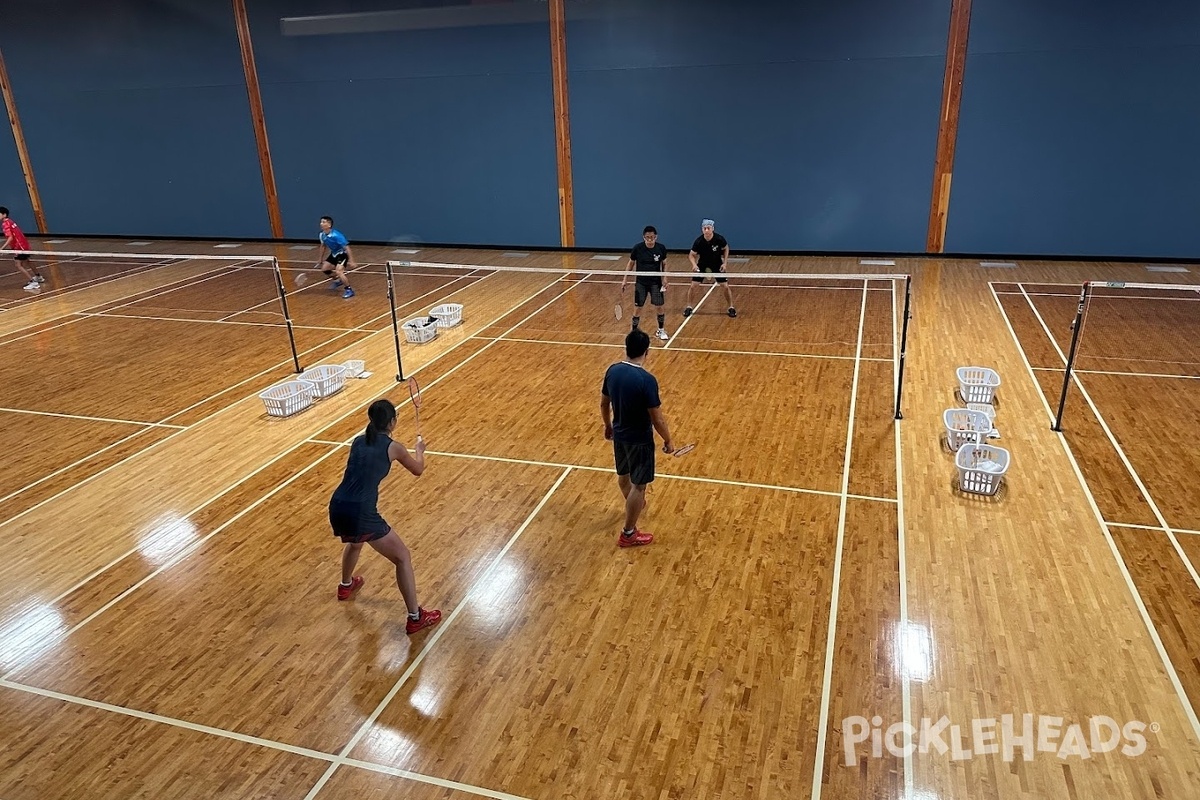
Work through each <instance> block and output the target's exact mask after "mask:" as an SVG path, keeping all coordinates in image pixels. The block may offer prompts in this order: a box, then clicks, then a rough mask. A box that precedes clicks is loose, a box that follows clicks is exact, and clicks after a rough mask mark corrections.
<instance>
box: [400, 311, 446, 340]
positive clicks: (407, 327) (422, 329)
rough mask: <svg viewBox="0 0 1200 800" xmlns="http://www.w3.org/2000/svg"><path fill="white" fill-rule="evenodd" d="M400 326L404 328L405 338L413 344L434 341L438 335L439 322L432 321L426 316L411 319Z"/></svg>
mask: <svg viewBox="0 0 1200 800" xmlns="http://www.w3.org/2000/svg"><path fill="white" fill-rule="evenodd" d="M400 327H401V328H404V338H405V339H407V340H408V341H410V342H412V343H413V344H425V343H426V342H432V341H433V340H434V338H436V337H437V332H438V326H437V323H436V322H430V321H429V319H428V318H426V317H420V318H418V319H410V320H409V321H408V322H406V323H404V324H403V325H401V326H400Z"/></svg>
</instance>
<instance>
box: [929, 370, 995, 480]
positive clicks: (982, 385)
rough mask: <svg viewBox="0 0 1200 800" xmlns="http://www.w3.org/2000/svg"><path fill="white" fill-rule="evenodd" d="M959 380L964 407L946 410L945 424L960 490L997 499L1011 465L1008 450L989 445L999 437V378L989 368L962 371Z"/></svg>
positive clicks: (943, 417) (944, 415)
mask: <svg viewBox="0 0 1200 800" xmlns="http://www.w3.org/2000/svg"><path fill="white" fill-rule="evenodd" d="M957 376H958V394H959V398H960V399H961V400H962V403H963V406H964V407H963V408H950V409H947V410H946V411H945V413H944V414H943V415H942V423H943V425H944V426H945V428H946V443H947V444H948V445H949V447H950V449H951V450H952V451H953V452H954V464H955V466H956V467H958V487H959V489H961V490H962V491H964V492H968V493H970V494H981V495H994V494H996V492H998V491H1000V486H1001V484H1002V483H1003V481H1004V475H1005V473H1007V472H1008V467H1009V463H1010V461H1011V459H1010V456H1009V453H1008V451H1007V450H1005V449H1004V448H1002V447H996V446H995V445H992V444H988V442H987V439H988V438H998V437H999V436H1000V433H999V431H997V430H996V427H995V420H996V407H995V399H996V390H997V389H998V388H1000V375H999V374H998V373H997V372H996V371H995V370H994V369H989V368H987V367H959V368H958V372H957Z"/></svg>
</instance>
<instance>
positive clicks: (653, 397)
mask: <svg viewBox="0 0 1200 800" xmlns="http://www.w3.org/2000/svg"><path fill="white" fill-rule="evenodd" d="M646 377H647V378H649V380H648V381H647V382H646V408H658V407H659V406H661V405H662V401H661V400H660V399H659V398H658V379H657V378H655V377H654V376H653V375H647V376H646Z"/></svg>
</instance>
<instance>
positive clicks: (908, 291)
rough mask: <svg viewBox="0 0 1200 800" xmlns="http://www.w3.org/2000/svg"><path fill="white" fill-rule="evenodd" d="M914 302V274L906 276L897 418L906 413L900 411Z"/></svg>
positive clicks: (897, 391) (897, 384)
mask: <svg viewBox="0 0 1200 800" xmlns="http://www.w3.org/2000/svg"><path fill="white" fill-rule="evenodd" d="M911 304H912V275H905V276H904V324H903V326H902V328H901V332H900V375H899V377H897V379H896V416H895V419H904V414H903V413H901V411H900V398H901V397H902V396H903V394H904V356H905V354H906V352H907V351H908V320H909V316H910V314H909V308H910V307H911Z"/></svg>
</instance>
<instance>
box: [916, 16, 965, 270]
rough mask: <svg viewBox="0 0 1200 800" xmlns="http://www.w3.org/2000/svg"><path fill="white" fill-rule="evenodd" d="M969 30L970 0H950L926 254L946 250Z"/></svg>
mask: <svg viewBox="0 0 1200 800" xmlns="http://www.w3.org/2000/svg"><path fill="white" fill-rule="evenodd" d="M970 29H971V0H951V8H950V41H949V44H948V45H947V47H946V77H945V80H944V81H943V84H942V113H941V117H940V119H939V123H938V140H937V157H936V160H935V163H934V168H933V195H932V200H931V202H930V205H929V231H928V233H927V234H926V236H925V252H927V253H942V252H945V249H946V216H947V214H948V213H949V209H950V182H951V180H952V178H953V176H954V148H955V145H956V144H957V143H958V111H959V106H960V105H961V104H962V86H963V74H964V73H965V72H966V69H967V34H968V33H969V32H970Z"/></svg>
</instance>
